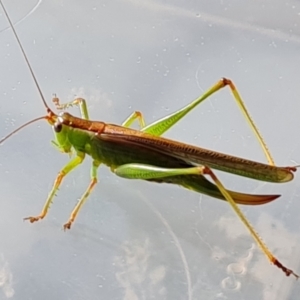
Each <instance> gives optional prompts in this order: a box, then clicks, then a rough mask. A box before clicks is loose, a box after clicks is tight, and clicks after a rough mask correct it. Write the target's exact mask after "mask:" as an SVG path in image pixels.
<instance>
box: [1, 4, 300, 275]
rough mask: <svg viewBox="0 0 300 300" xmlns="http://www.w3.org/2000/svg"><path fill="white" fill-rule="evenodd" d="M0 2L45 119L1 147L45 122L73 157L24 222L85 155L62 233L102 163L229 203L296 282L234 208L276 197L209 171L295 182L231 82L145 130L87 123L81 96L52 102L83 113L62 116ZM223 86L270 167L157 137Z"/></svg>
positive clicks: (215, 87) (135, 116)
mask: <svg viewBox="0 0 300 300" xmlns="http://www.w3.org/2000/svg"><path fill="white" fill-rule="evenodd" d="M0 3H1V6H2V8H3V10H4V12H5V14H6V16H7V19H8V21H9V23H10V26H11V28H12V30H13V33H14V35H15V37H16V39H17V41H18V44H19V46H20V48H21V50H22V52H23V55H24V57H25V60H26V63H27V65H28V67H29V70H30V72H31V74H32V77H33V79H34V81H35V84H36V86H37V88H38V91H39V93H40V96H41V99H42V101H43V103H44V105H45V108H46V111H47V114H46V115H45V116H42V117H39V118H37V119H34V120H32V121H29V122H28V123H26V124H24V125H23V126H21V127H20V128H18V129H16V130H15V131H14V132H12V133H11V134H9V135H8V136H6V137H5V138H3V139H2V140H1V141H0V143H3V142H4V141H5V140H6V139H8V138H9V137H10V136H11V135H12V134H14V133H16V132H17V131H19V130H20V129H22V128H23V127H25V126H27V125H28V124H31V123H33V122H35V121H37V120H41V119H45V120H47V121H48V123H49V124H50V125H51V126H52V128H53V130H54V134H55V139H56V140H55V142H54V144H55V145H56V146H57V148H59V150H60V151H62V152H65V153H71V152H74V153H75V157H74V158H73V159H71V160H70V161H69V162H68V163H67V164H66V165H65V166H64V167H63V168H62V169H61V170H60V172H59V173H58V175H57V177H56V179H55V181H54V185H53V187H52V189H51V191H50V193H49V195H48V198H47V200H46V203H45V205H44V207H43V209H42V211H41V213H40V214H39V215H38V216H31V217H27V218H25V219H26V220H29V221H30V222H32V223H33V222H36V221H38V220H40V219H43V218H44V217H45V216H46V214H47V212H48V209H49V206H50V204H51V202H52V201H53V198H54V195H55V194H56V192H57V190H58V188H59V186H60V184H61V182H62V180H63V178H64V177H65V176H66V175H67V174H68V173H69V172H71V171H72V170H73V169H74V168H76V167H77V166H78V165H79V164H80V163H81V162H82V161H83V160H84V158H85V156H86V155H89V156H91V157H92V160H93V163H92V169H91V182H90V184H89V186H88V187H87V190H86V191H85V193H84V194H83V196H82V197H81V199H80V200H79V201H78V203H77V205H76V207H75V208H74V210H73V211H72V213H71V215H70V218H69V220H68V221H67V223H66V224H65V225H64V229H70V228H71V225H72V223H73V222H74V220H75V218H76V216H77V214H78V211H79V210H80V208H81V207H82V205H83V204H84V202H85V201H86V200H87V198H88V196H89V194H90V193H91V191H92V190H93V188H94V186H95V185H96V183H97V170H98V168H99V166H100V165H101V164H104V165H107V166H108V167H110V169H111V171H112V172H114V173H115V174H116V175H118V176H121V177H125V178H128V179H143V180H148V181H153V182H158V183H171V184H177V185H181V186H183V187H185V188H188V189H190V190H193V191H196V192H199V193H203V194H206V195H209V196H211V197H214V198H218V199H222V200H225V201H227V202H229V204H230V205H231V206H232V208H233V209H234V211H235V212H236V213H237V215H238V216H239V218H240V219H241V221H242V222H243V223H244V225H245V226H246V227H247V228H248V230H249V231H250V233H251V235H252V236H253V238H254V239H255V241H256V242H257V243H258V245H259V246H260V247H261V249H262V250H263V252H264V253H265V255H266V256H267V257H268V259H269V260H270V261H271V262H272V263H273V264H275V265H276V266H277V267H279V268H280V269H281V270H283V272H284V273H285V274H286V275H287V276H289V275H291V274H292V275H294V276H295V277H296V278H298V275H297V274H295V273H294V272H293V271H292V270H290V269H288V268H286V267H285V266H284V265H282V264H281V263H280V262H279V261H278V260H277V258H275V257H274V255H273V254H272V253H271V252H270V250H269V249H268V248H267V247H266V246H265V245H264V243H263V242H262V240H261V239H260V237H259V236H258V235H257V233H256V232H255V231H254V229H253V227H252V226H251V225H250V223H249V222H248V220H247V219H246V217H245V216H244V214H243V213H242V212H241V210H240V209H239V207H238V205H237V204H247V205H259V204H265V203H268V202H270V201H272V200H275V199H276V198H278V197H279V195H250V194H243V193H239V192H235V191H230V190H227V189H226V188H225V187H224V186H223V184H222V183H221V182H220V181H219V179H218V178H217V176H216V175H215V173H214V172H213V171H212V169H218V170H221V171H225V172H229V173H233V174H236V175H240V176H245V177H249V178H254V179H258V180H263V181H269V182H286V181H290V180H292V179H293V172H295V171H296V167H277V166H275V165H274V162H273V159H272V157H271V155H270V153H269V150H268V149H267V147H266V145H265V143H264V141H263V139H262V137H261V135H260V134H259V132H258V130H257V128H256V126H255V125H254V123H253V121H252V119H251V118H250V116H249V113H248V112H247V110H246V108H245V106H244V103H243V101H242V99H241V97H240V95H239V93H238V91H237V90H236V88H235V86H234V84H233V83H232V82H231V81H230V80H229V79H226V78H223V79H221V80H220V81H218V82H217V83H216V84H215V85H213V86H212V87H211V88H210V89H209V90H208V91H207V92H206V93H204V94H203V95H202V96H201V97H199V98H197V99H196V100H194V101H193V102H192V103H190V104H189V105H187V106H185V107H183V108H182V109H180V110H179V111H176V112H174V113H173V114H171V115H169V116H166V117H165V118H163V119H161V120H158V121H156V122H154V123H152V124H150V125H147V126H145V122H144V119H143V117H142V115H141V113H139V112H134V113H133V114H132V115H131V116H130V117H129V118H128V119H127V120H126V121H125V122H124V123H123V124H122V126H119V125H113V124H106V123H104V122H99V121H90V120H89V116H88V111H87V107H86V102H85V100H83V99H81V98H78V99H75V100H74V101H72V102H70V103H67V104H60V103H59V100H58V99H57V98H54V100H53V101H54V103H55V106H56V107H57V108H58V109H59V110H62V109H67V108H68V107H69V106H72V105H78V106H79V108H80V111H81V118H78V117H74V116H72V115H70V114H69V113H66V112H63V113H61V114H56V113H54V112H53V111H52V110H51V109H50V108H49V106H48V105H47V103H46V101H45V98H44V96H43V94H42V92H41V89H40V87H39V85H38V82H37V79H36V77H35V75H34V73H33V70H32V68H31V66H30V64H29V61H28V59H27V57H26V54H25V51H24V49H23V47H22V45H21V43H20V41H19V38H18V36H17V33H16V31H15V29H14V26H13V24H12V22H11V21H10V18H9V16H8V14H7V12H6V10H5V8H4V6H3V4H2V2H1V1H0ZM225 86H229V87H230V89H231V91H232V93H233V96H234V98H235V100H236V102H237V104H238V105H239V106H240V108H241V110H242V112H243V113H244V115H245V117H246V120H247V121H248V123H249V124H250V127H251V128H252V130H253V131H254V133H255V135H256V137H257V139H258V141H259V142H260V144H261V146H262V148H263V150H264V152H265V154H266V157H267V159H268V161H269V164H263V163H258V162H254V161H251V160H247V159H242V158H238V157H234V156H230V155H226V154H222V153H218V152H214V151H211V150H206V149H203V148H199V147H197V146H192V145H188V144H184V143H181V142H178V141H174V140H169V139H166V138H163V137H161V135H162V134H164V133H165V132H166V131H167V130H168V129H169V128H170V127H172V126H173V125H174V124H176V123H177V122H178V121H179V120H180V119H182V118H183V117H184V116H185V115H186V114H187V113H188V112H190V111H191V110H192V109H194V108H195V107H196V106H197V105H198V104H200V103H201V102H203V101H204V100H205V99H207V98H208V97H209V96H210V95H212V94H213V93H215V92H217V91H218V90H220V89H222V88H224V87H225ZM136 119H137V120H139V122H140V127H141V130H134V129H130V128H129V126H130V125H131V124H132V122H133V121H135V120H136ZM205 176H208V177H210V179H211V180H212V181H213V182H211V181H209V180H207V179H206V177H205Z"/></svg>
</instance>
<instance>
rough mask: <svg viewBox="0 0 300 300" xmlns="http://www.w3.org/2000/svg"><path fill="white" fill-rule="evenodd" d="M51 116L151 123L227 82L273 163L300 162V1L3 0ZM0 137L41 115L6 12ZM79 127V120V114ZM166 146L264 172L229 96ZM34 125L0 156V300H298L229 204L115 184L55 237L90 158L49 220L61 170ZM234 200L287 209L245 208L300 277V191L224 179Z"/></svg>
mask: <svg viewBox="0 0 300 300" xmlns="http://www.w3.org/2000/svg"><path fill="white" fill-rule="evenodd" d="M4 3H5V5H6V8H7V10H8V11H9V13H10V15H11V18H12V19H13V22H14V23H15V24H16V30H17V31H18V33H19V36H20V39H21V40H22V43H23V46H24V48H25V49H26V52H27V54H28V58H29V60H30V62H31V64H32V66H33V68H34V71H35V74H36V76H37V78H38V80H39V82H40V84H41V88H42V90H43V92H44V94H45V95H46V97H47V101H48V102H49V103H50V101H51V96H52V94H53V93H56V94H57V95H58V96H59V97H60V98H61V99H64V100H70V99H72V97H73V96H75V95H77V96H84V97H86V98H87V100H88V105H89V108H90V112H91V117H92V119H97V120H104V121H107V122H113V123H117V124H120V123H121V122H122V121H123V120H124V119H125V118H126V117H127V116H128V115H129V114H130V113H131V112H132V111H133V110H135V109H138V110H141V111H144V113H145V117H146V120H147V121H148V122H151V121H154V120H156V119H158V118H160V117H162V116H164V115H166V114H167V113H168V112H171V111H174V110H176V109H178V108H180V107H182V106H183V105H185V104H187V103H188V102H190V101H191V100H193V99H194V98H196V97H198V96H199V95H200V94H201V93H202V92H203V91H204V90H206V89H207V88H208V87H210V86H211V85H212V84H213V83H215V82H216V81H217V80H218V79H219V78H220V77H222V76H227V77H229V78H232V79H233V80H234V82H235V83H236V85H237V87H238V88H239V90H240V92H241V94H242V96H243V98H244V100H245V103H246V105H247V107H248V108H249V111H250V112H251V115H252V117H253V119H254V120H255V121H256V124H257V125H258V127H259V128H260V131H261V133H262V134H263V136H264V137H265V140H266V142H267V144H268V146H269V148H270V150H271V152H272V153H273V155H274V158H275V160H276V162H277V163H278V165H293V164H299V163H300V142H299V141H300V134H299V133H300V104H299V103H300V82H299V79H300V68H299V66H300V55H299V53H300V2H299V1H298V0H297V1H296V0H294V1H293V0H291V1H275V0H272V1H271V0H269V1H267V0H265V1H237V0H228V1H221V0H220V1H179V0H177V1H158V0H157V1H150V0H149V1H147V0H139V1H137V0H131V1H129V0H127V1H125V0H124V1H121V0H120V1H111V0H107V1H96V0H94V1H93V0H87V1H74V0H72V1H71V0H69V1H65V0H60V1H49V0H45V1H39V2H38V1H36V0H30V1H29V0H28V1H17V0H10V1H4ZM0 13H1V16H0V136H4V135H6V134H7V133H9V132H10V131H11V130H13V129H14V128H16V127H17V126H19V125H21V124H23V123H24V122H26V121H28V120H30V119H31V118H34V117H37V116H40V115H43V114H45V109H44V107H43V105H42V104H41V100H40V99H39V95H38V94H37V91H36V88H35V86H34V84H33V81H32V78H31V77H30V74H29V72H28V70H27V67H26V65H25V63H24V58H23V57H22V55H21V53H20V50H19V48H18V46H17V44H16V41H15V38H14V37H13V35H12V32H11V30H9V29H8V23H7V21H6V19H5V18H4V16H3V13H2V11H1V12H0ZM72 112H73V113H77V110H73V111H72ZM167 136H168V137H171V138H174V139H178V140H180V141H184V142H187V143H193V144H196V145H200V146H203V147H206V148H210V149H214V150H218V151H222V152H225V153H231V154H234V155H239V156H242V157H246V158H250V159H253V160H258V161H263V162H265V161H266V160H265V158H264V155H263V154H262V151H261V149H260V147H259V145H258V143H257V141H256V140H255V138H254V137H253V134H252V132H251V131H250V130H249V128H248V127H247V124H246V123H245V121H244V119H243V117H242V116H241V114H240V113H239V111H238V109H237V107H236V104H235V103H234V101H233V100H232V97H231V95H230V93H229V91H228V90H224V91H222V92H220V93H218V94H217V95H215V96H214V97H212V98H211V100H209V101H207V102H206V103H204V104H203V105H201V106H200V107H199V108H197V109H196V110H195V111H194V112H193V113H191V114H190V115H188V116H187V117H186V118H185V119H184V120H183V121H182V122H181V123H180V124H178V125H177V126H175V127H174V129H172V130H171V131H170V132H168V133H167ZM52 138H53V135H52V132H51V129H50V128H49V126H48V125H47V124H46V123H45V122H40V123H36V124H35V125H32V126H30V127H28V128H26V129H24V130H23V131H22V132H20V133H19V134H18V135H16V136H14V137H13V138H11V139H10V140H8V141H7V142H6V143H4V145H2V146H1V147H0V182H1V183H0V187H1V200H0V238H1V242H0V286H1V291H0V299H7V298H9V297H12V298H13V299H21V300H23V299H41V298H43V299H51V300H52V299H57V300H60V299H62V300H65V299H72V300H76V299H126V300H129V299H130V300H131V299H133V300H135V299H280V300H282V299H298V296H299V293H300V287H299V282H296V281H295V280H294V278H286V277H285V276H284V274H283V273H282V272H281V271H280V270H279V269H277V268H275V267H274V266H271V265H270V264H269V263H268V261H267V260H266V258H265V257H264V256H263V254H262V253H261V252H260V250H259V249H257V246H256V245H255V244H254V242H253V240H252V238H251V237H250V236H249V234H248V232H247V231H246V229H245V228H244V226H243V225H242V224H241V222H240V221H239V220H238V218H237V217H236V215H235V214H234V213H233V211H232V210H231V208H230V207H229V205H227V203H225V202H221V201H218V200H215V199H212V198H209V197H206V196H201V195H199V194H196V193H193V192H190V191H187V190H184V189H182V188H179V187H176V186H168V185H158V184H151V183H147V182H140V181H129V180H123V179H120V178H117V177H116V176H114V175H113V174H111V173H110V172H109V170H108V169H107V168H100V170H99V178H100V182H99V185H98V186H97V187H96V189H95V192H94V193H93V194H92V196H91V197H90V200H89V201H88V202H87V204H86V205H85V206H84V208H83V209H82V211H81V213H80V215H79V217H78V219H77V222H76V223H75V225H74V226H73V228H72V230H71V231H69V232H64V231H62V229H61V228H62V224H63V223H64V222H65V221H66V220H67V218H68V216H69V213H70V212H71V210H72V208H73V207H74V205H75V203H76V200H77V199H78V197H79V196H80V195H81V194H82V193H83V191H84V190H85V188H86V186H87V184H88V182H89V171H90V162H91V161H90V159H89V158H87V159H86V161H85V163H84V164H83V165H82V166H80V167H79V168H78V169H77V170H76V171H74V172H73V173H72V174H71V175H70V176H68V177H67V179H66V180H65V182H64V184H63V186H62V188H61V189H60V191H59V193H58V196H57V197H56V198H55V201H54V204H53V205H52V207H51V210H50V213H49V215H48V216H47V218H46V219H45V220H43V221H42V222H39V223H36V224H33V225H32V224H29V223H27V222H23V221H22V218H23V217H26V216H29V215H32V214H33V215H35V214H37V213H39V212H40V210H41V208H42V205H43V204H44V201H45V199H46V196H47V193H48V191H49V189H50V188H51V186H52V183H53V180H54V178H55V176H56V174H57V172H58V171H59V169H60V168H61V167H62V166H63V165H64V164H65V163H66V161H67V160H68V156H67V155H62V154H61V153H59V152H57V151H56V150H55V149H54V148H53V147H52V146H51V144H50V141H51V139H52ZM219 175H220V177H221V178H222V179H223V182H224V184H226V186H227V187H230V188H232V189H236V190H239V191H244V192H249V193H280V194H282V195H283V196H282V197H281V198H280V199H278V200H277V201H275V202H274V203H272V204H269V205H265V206H262V207H243V210H244V211H245V213H246V214H247V216H248V217H249V219H250V220H251V222H252V223H253V225H254V226H255V228H256V229H257V230H258V232H259V234H260V235H261V236H262V237H263V239H264V241H265V242H266V243H267V245H268V246H269V247H270V249H271V250H272V251H273V252H274V253H275V254H276V255H277V256H278V258H280V260H282V262H283V263H285V264H286V265H287V266H288V267H290V268H292V269H294V270H295V271H296V272H298V273H300V264H299V260H300V259H299V253H300V234H299V227H300V217H299V212H300V204H299V203H300V199H299V197H300V195H299V186H300V177H299V174H296V178H295V180H294V181H293V182H291V183H287V184H278V185H276V184H269V183H267V184H266V183H262V182H259V181H254V180H249V179H245V178H238V177H236V176H233V175H227V174H224V173H219Z"/></svg>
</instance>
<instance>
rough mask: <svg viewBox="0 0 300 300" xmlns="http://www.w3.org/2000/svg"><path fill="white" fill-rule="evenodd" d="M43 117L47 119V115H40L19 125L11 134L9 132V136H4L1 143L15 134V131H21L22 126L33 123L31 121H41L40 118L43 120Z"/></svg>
mask: <svg viewBox="0 0 300 300" xmlns="http://www.w3.org/2000/svg"><path fill="white" fill-rule="evenodd" d="M43 119H47V116H42V117H38V118H35V119H33V120H30V121H28V122H27V123H25V124H23V125H22V126H20V127H18V128H17V129H15V130H14V131H12V132H11V133H10V134H8V135H7V136H5V137H4V138H2V139H1V140H0V145H1V144H2V143H3V142H4V141H6V140H7V139H8V138H9V137H11V136H12V135H14V134H15V133H17V132H18V131H20V130H21V129H22V128H24V127H26V126H27V125H29V124H31V123H34V122H36V121H39V120H43Z"/></svg>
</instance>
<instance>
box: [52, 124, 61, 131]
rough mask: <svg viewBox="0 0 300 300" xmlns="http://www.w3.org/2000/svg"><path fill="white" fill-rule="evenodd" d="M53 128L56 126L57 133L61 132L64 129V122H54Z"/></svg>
mask: <svg viewBox="0 0 300 300" xmlns="http://www.w3.org/2000/svg"><path fill="white" fill-rule="evenodd" d="M53 128H54V131H55V132H56V133H59V132H61V130H62V124H61V123H59V122H57V123H54V125H53Z"/></svg>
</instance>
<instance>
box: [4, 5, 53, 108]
mask: <svg viewBox="0 0 300 300" xmlns="http://www.w3.org/2000/svg"><path fill="white" fill-rule="evenodd" d="M0 4H1V6H2V9H3V11H4V14H5V16H6V18H7V20H8V23H9V24H10V27H11V29H12V31H13V34H14V36H15V38H16V40H17V43H18V45H19V47H20V49H21V52H22V54H23V56H24V58H25V61H26V64H27V66H28V68H29V71H30V73H31V76H32V78H33V80H34V83H35V85H36V87H37V89H38V91H39V94H40V96H41V99H42V101H43V103H44V105H45V107H46V108H47V112H50V111H51V110H50V108H49V107H48V105H47V102H46V100H45V97H44V95H43V93H42V90H41V88H40V85H39V83H38V81H37V79H36V77H35V75H34V72H33V70H32V68H31V65H30V63H29V60H28V58H27V55H26V53H25V50H24V48H23V47H22V44H21V41H20V39H19V36H18V34H17V32H16V30H15V27H14V25H13V23H12V21H11V19H10V17H9V15H8V13H7V11H6V9H5V7H4V5H3V3H2V1H1V0H0Z"/></svg>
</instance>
